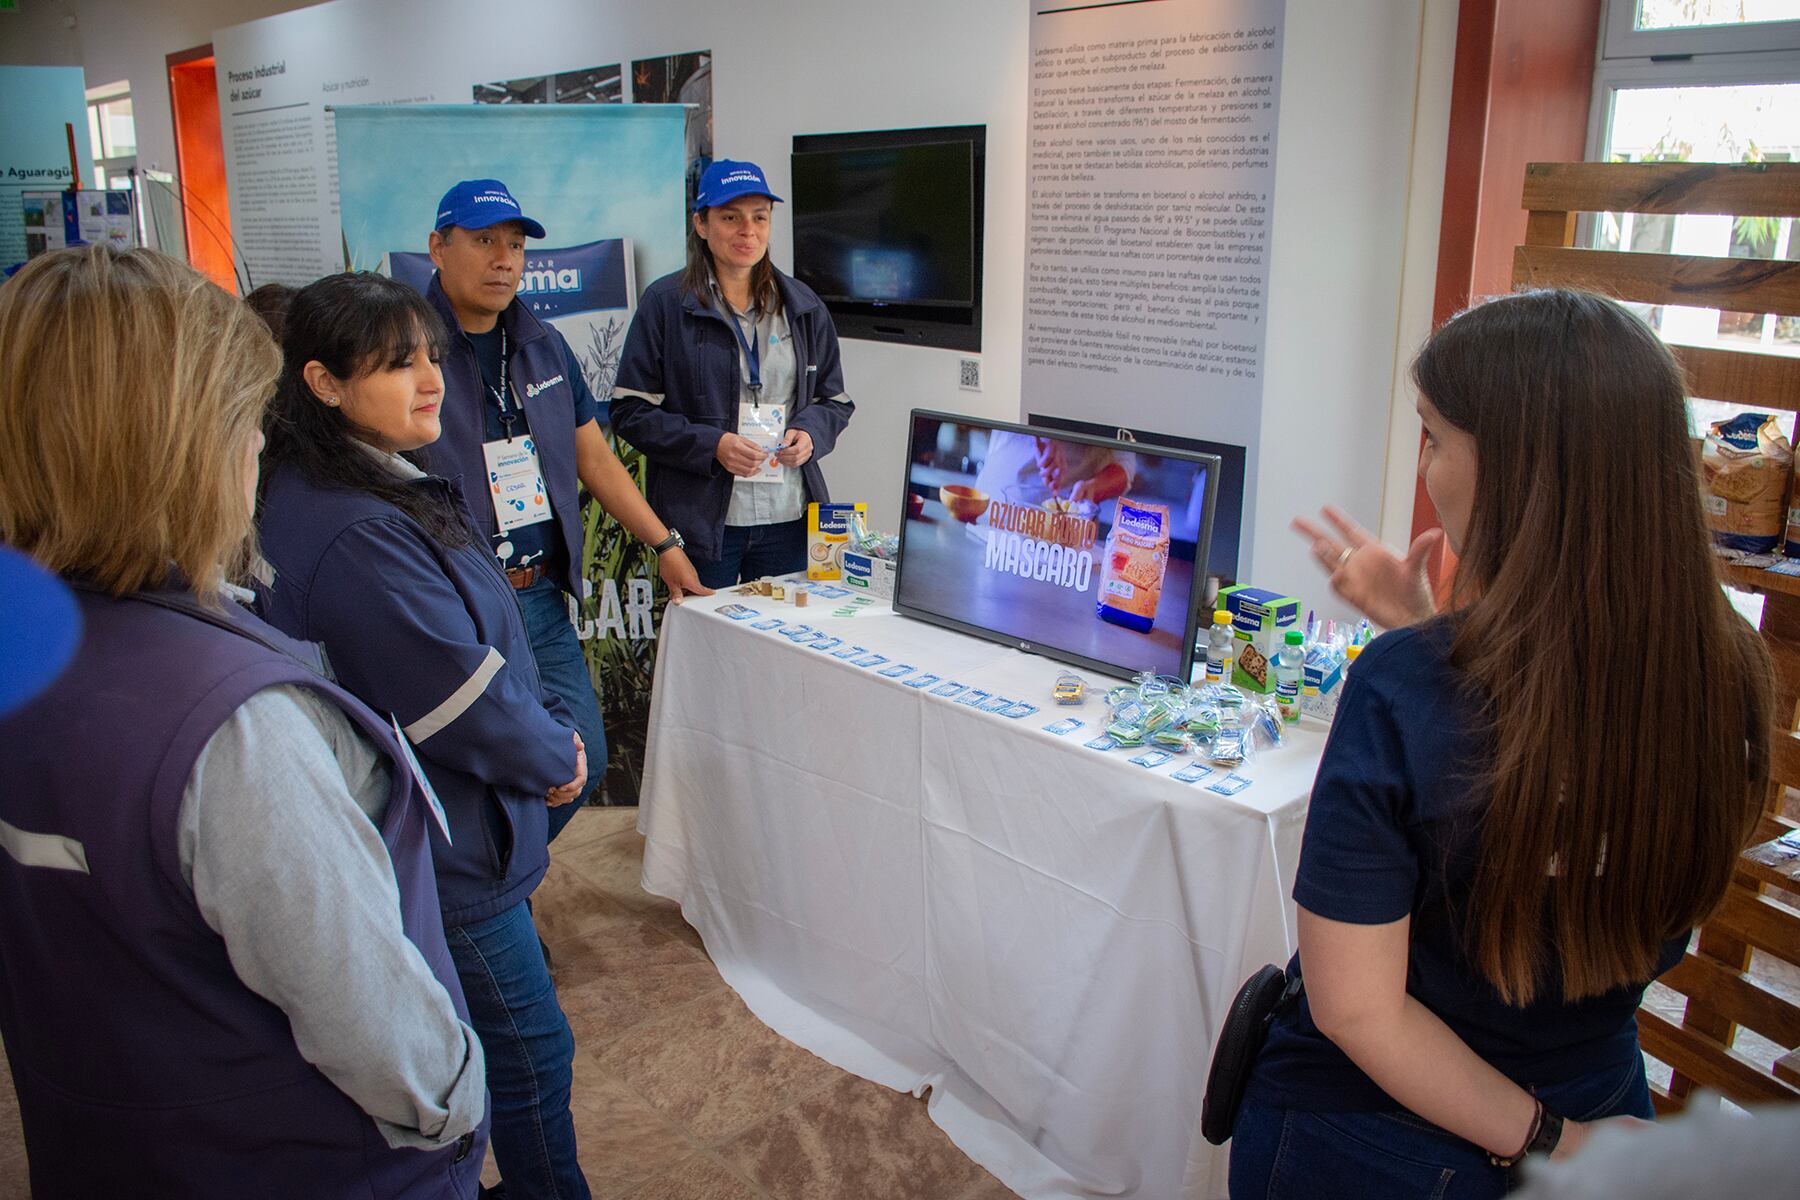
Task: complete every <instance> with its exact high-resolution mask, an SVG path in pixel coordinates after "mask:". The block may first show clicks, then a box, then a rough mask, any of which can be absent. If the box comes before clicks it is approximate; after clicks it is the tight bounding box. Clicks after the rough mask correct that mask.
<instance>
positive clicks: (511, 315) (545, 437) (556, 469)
mask: <svg viewBox="0 0 1800 1200" xmlns="http://www.w3.org/2000/svg"><path fill="white" fill-rule="evenodd" d="M425 296H426V298H427V299H428V300H430V301H431V303H432V306H433V307H434V308H436V309H437V312H438V316H440V317H442V318H443V321H444V328H445V329H447V330H448V331H449V333H450V342H449V349H447V350H446V351H445V352H444V360H443V362H442V364H440V365H441V366H442V368H443V372H444V403H443V405H442V406H441V407H440V409H439V418H438V419H439V420H440V421H441V422H442V424H443V433H442V434H440V435H439V436H438V440H437V441H436V442H433V443H432V445H431V447H430V449H428V450H427V451H426V456H427V457H428V458H429V459H430V460H431V469H432V471H433V472H434V473H436V474H439V475H443V476H445V477H446V478H449V479H457V478H461V479H467V480H476V479H479V480H482V481H483V487H482V488H481V490H480V494H479V495H474V496H470V497H469V515H470V516H471V517H473V518H474V519H475V528H476V529H478V530H480V531H481V544H482V546H483V547H488V546H492V545H493V544H494V533H495V531H496V529H497V528H498V522H496V521H495V520H494V505H493V503H492V501H491V500H489V498H488V491H487V488H486V486H485V481H486V480H487V475H488V471H487V459H486V458H484V457H483V456H482V453H481V444H482V442H483V441H484V440H485V438H486V432H487V431H486V419H485V417H484V412H485V410H486V407H487V388H486V386H485V385H483V383H482V382H481V367H480V366H479V365H477V363H476V361H475V347H474V346H472V345H470V344H469V337H468V335H467V334H465V333H464V332H463V328H462V322H460V321H458V320H457V319H456V310H455V309H453V308H451V307H450V297H448V296H446V295H445V294H444V287H443V285H442V284H441V283H439V282H438V277H437V276H436V275H435V274H434V275H433V276H432V277H431V286H430V287H428V288H427V289H426V290H425ZM500 324H501V327H502V328H504V329H505V330H506V342H507V349H508V351H509V353H508V356H507V362H506V369H507V375H508V377H509V378H508V384H509V386H510V390H511V392H512V396H511V400H512V402H513V403H514V404H517V405H518V406H519V407H520V408H522V409H524V410H525V421H526V424H528V425H529V426H530V427H531V435H532V436H533V437H534V438H536V439H537V451H538V462H539V464H540V465H542V467H543V470H544V488H545V490H546V491H548V492H549V493H550V509H551V511H552V512H553V513H555V514H556V515H555V522H556V528H557V532H558V533H559V534H560V535H561V537H562V543H563V548H564V550H566V551H567V555H566V556H565V558H564V559H563V561H564V562H565V563H567V564H568V569H567V571H566V572H565V573H564V576H563V578H561V579H558V580H556V583H557V585H558V586H559V587H561V588H562V589H563V590H564V591H565V592H568V593H569V595H571V596H574V597H576V598H578V599H579V598H580V597H581V596H582V595H583V594H584V593H585V591H586V589H585V588H583V587H582V586H581V543H582V527H581V477H580V475H579V473H578V472H577V471H576V463H575V396H574V395H573V388H574V386H575V384H574V383H572V382H571V380H578V379H579V378H580V373H581V365H580V363H579V361H578V360H577V359H576V358H575V354H574V352H573V351H571V350H570V349H569V343H568V342H567V341H565V340H564V339H563V335H562V334H560V333H558V332H557V331H556V330H554V329H552V328H550V326H548V325H546V324H544V323H543V322H542V321H540V320H538V319H537V317H536V316H535V315H534V314H533V313H532V311H531V310H530V309H528V308H526V307H525V305H524V304H523V303H521V302H520V301H519V299H518V298H517V297H514V298H513V302H512V303H511V304H509V305H507V306H506V311H505V312H503V313H501V314H500ZM582 386H583V388H584V389H585V387H586V384H585V382H584V383H583V384H582ZM564 782H565V783H566V782H568V781H567V780H564Z"/></svg>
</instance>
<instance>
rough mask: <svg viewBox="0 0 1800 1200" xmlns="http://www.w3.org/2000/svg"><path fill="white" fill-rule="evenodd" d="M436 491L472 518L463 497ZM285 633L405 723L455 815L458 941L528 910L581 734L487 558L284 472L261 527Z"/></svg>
mask: <svg viewBox="0 0 1800 1200" xmlns="http://www.w3.org/2000/svg"><path fill="white" fill-rule="evenodd" d="M410 486H412V487H417V488H425V489H429V490H431V491H433V492H435V493H437V494H438V497H439V498H440V499H441V500H442V501H443V502H445V503H447V504H454V505H455V506H456V507H457V508H458V509H462V508H463V507H464V506H463V501H462V496H461V490H460V488H459V487H458V486H457V485H456V484H454V483H451V482H449V481H447V480H444V479H440V478H437V477H436V476H429V475H428V476H424V477H422V478H420V479H418V480H416V481H415V482H414V483H412V484H411V485H410ZM258 533H259V538H260V541H261V543H262V553H263V557H264V558H265V559H267V560H268V563H269V566H270V567H271V568H272V574H268V573H265V579H264V580H261V581H259V582H258V584H257V589H256V590H257V602H258V607H259V608H260V609H261V611H262V615H263V617H264V619H265V620H267V621H268V622H269V623H270V624H271V625H273V626H275V627H276V628H277V629H279V630H281V631H282V632H283V633H286V634H288V635H289V636H290V637H297V638H303V639H305V640H307V641H313V642H320V643H323V645H324V647H325V654H326V657H327V658H328V659H329V661H330V663H331V667H332V669H333V671H334V672H335V673H336V675H337V679H338V682H339V683H340V684H342V685H343V687H344V688H345V689H347V690H348V691H350V692H351V693H352V694H354V695H355V696H356V697H357V698H358V699H360V700H362V701H363V702H364V703H365V704H367V705H369V707H371V708H373V709H375V710H376V711H377V712H384V713H391V714H393V716H394V719H395V720H396V721H398V722H399V723H400V727H401V729H402V730H404V731H405V733H406V736H407V739H408V740H409V741H410V742H411V743H412V744H413V747H414V749H415V751H416V752H417V754H418V756H419V761H420V764H421V765H422V766H423V767H424V768H425V775H426V777H427V778H428V779H429V780H430V781H431V784H432V787H433V788H434V789H435V790H436V792H437V794H438V798H439V799H440V800H441V801H442V802H443V805H444V812H445V815H446V816H447V817H448V819H449V825H450V835H451V838H452V839H453V844H452V845H448V846H446V845H445V844H444V842H443V838H442V835H441V834H434V835H433V837H432V851H433V856H434V858H435V862H436V869H437V881H438V897H439V900H440V901H441V903H442V905H443V909H444V923H445V924H446V925H468V924H472V923H473V922H476V921H480V920H483V919H485V918H487V917H491V916H494V915H496V914H498V913H500V912H503V911H505V910H506V909H508V908H510V907H512V906H513V905H515V904H517V903H518V902H519V901H521V900H524V899H525V898H526V897H527V896H529V895H530V894H531V891H532V889H533V888H535V887H536V886H537V883H538V880H539V879H541V878H543V875H544V871H545V869H546V868H547V867H548V866H549V864H550V853H549V846H548V837H549V812H548V809H547V807H546V805H545V803H544V793H545V792H547V791H549V790H550V789H551V788H553V787H560V786H561V785H563V784H565V783H568V782H569V780H571V779H572V778H574V776H575V742H574V725H575V721H574V718H573V717H572V716H571V715H570V714H569V712H568V709H567V708H566V707H565V706H564V704H563V702H562V701H561V700H560V699H558V698H557V697H556V696H555V695H554V694H552V693H550V692H548V691H546V690H545V689H544V688H543V687H542V685H541V684H540V682H539V680H538V670H537V661H536V660H535V659H534V658H533V657H532V655H531V643H530V642H529V641H527V640H526V636H525V619H524V616H523V615H522V614H521V613H520V611H519V602H518V599H517V598H516V597H515V596H514V595H513V590H512V586H511V585H510V584H508V583H507V581H506V576H505V575H503V574H502V573H501V571H500V565H499V564H498V563H497V562H496V561H495V560H494V556H493V554H492V553H491V552H490V551H489V550H488V548H487V544H486V543H485V542H482V541H479V540H475V539H474V538H473V537H471V541H470V543H469V544H468V545H466V546H462V547H458V548H456V549H450V548H447V547H445V546H444V545H442V544H441V543H439V542H437V541H435V540H433V538H432V537H431V536H430V535H429V534H427V533H426V532H425V530H424V528H423V527H422V526H420V525H419V524H418V523H417V522H416V521H414V520H413V519H412V518H411V517H408V516H407V515H406V514H405V513H403V512H401V511H400V510H399V509H397V508H395V507H394V506H393V505H391V504H389V503H388V502H386V501H385V500H381V499H379V498H377V497H375V496H372V495H370V494H369V493H367V492H361V491H352V490H348V489H343V488H330V487H323V486H321V485H319V484H316V483H314V482H313V481H311V480H309V479H307V478H305V477H304V476H303V475H302V474H301V473H300V472H299V471H296V470H294V469H293V468H292V467H287V466H279V467H276V468H275V470H274V471H273V472H272V473H271V474H270V475H269V477H268V481H267V483H266V484H265V486H264V490H263V502H262V511H261V521H260V524H259V525H258Z"/></svg>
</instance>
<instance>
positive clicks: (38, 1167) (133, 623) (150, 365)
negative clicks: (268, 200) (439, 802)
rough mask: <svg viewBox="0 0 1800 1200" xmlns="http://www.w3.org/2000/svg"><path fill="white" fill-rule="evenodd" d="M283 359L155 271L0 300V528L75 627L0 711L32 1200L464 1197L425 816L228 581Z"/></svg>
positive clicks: (325, 690) (166, 262)
mask: <svg viewBox="0 0 1800 1200" xmlns="http://www.w3.org/2000/svg"><path fill="white" fill-rule="evenodd" d="M280 365H281V358H280V355H279V353H278V352H277V350H276V348H275V344H274V342H273V341H271V340H270V338H269V335H268V332H267V330H266V329H265V328H264V326H263V324H262V322H261V321H259V320H258V319H257V317H256V316H255V314H253V313H252V312H251V311H250V310H249V309H248V308H247V307H245V306H244V305H243V304H242V303H241V302H240V301H238V300H237V299H235V298H234V297H232V296H229V295H227V294H226V293H225V292H222V291H220V290H219V289H218V288H217V287H214V286H213V285H212V284H210V283H208V282H207V281H206V280H205V279H203V278H202V277H201V276H200V275H198V274H196V273H195V272H194V271H192V270H190V269H189V268H187V267H185V266H183V265H181V264H179V263H177V262H175V261H174V260H173V259H169V258H165V257H163V256H161V255H159V254H155V253H152V252H150V251H144V250H136V251H131V252H129V253H120V252H117V251H114V250H111V249H108V248H106V247H103V246H91V247H80V248H72V249H68V250H62V251H57V252H55V253H52V254H47V255H44V256H43V257H41V258H38V259H36V260H34V261H33V262H31V263H29V264H28V265H27V266H26V267H25V268H24V269H23V270H21V271H20V272H19V273H18V275H17V276H15V277H14V278H13V279H12V280H10V281H9V282H7V283H5V284H4V285H0V540H4V541H5V542H6V543H7V544H8V545H10V546H12V547H14V548H16V549H18V550H21V551H23V552H25V553H27V554H29V555H31V556H32V557H33V558H35V559H36V560H37V561H38V562H39V563H41V564H42V565H43V566H45V567H46V568H48V569H49V570H51V571H54V572H56V573H58V574H59V575H61V576H62V577H63V578H64V579H65V580H66V581H67V582H68V583H69V584H70V585H71V586H72V587H73V588H74V589H75V590H76V593H77V596H78V598H79V603H80V607H81V614H82V620H83V624H84V629H83V640H82V643H81V646H80V649H79V650H78V651H77V653H76V656H75V659H74V661H73V662H72V663H71V664H70V666H69V668H68V669H67V670H66V671H65V672H64V673H63V675H62V676H61V677H60V678H59V679H58V680H57V681H56V683H55V684H53V685H52V686H51V687H50V688H49V689H48V690H47V691H46V692H45V693H43V694H42V695H40V696H39V697H38V698H37V699H36V700H34V701H33V702H31V703H29V704H27V705H26V706H25V707H23V708H22V709H20V710H18V711H17V712H15V713H13V714H11V715H10V716H8V717H6V718H5V719H4V720H0V779H4V780H5V781H6V782H5V785H4V787H0V1034H3V1035H4V1037H5V1040H6V1051H7V1058H8V1061H9V1063H10V1066H11V1068H12V1075H13V1081H14V1083H15V1085H16V1086H17V1089H18V1096H19V1112H20V1118H21V1121H22V1123H23V1125H24V1131H25V1142H26V1148H27V1150H28V1152H29V1155H30V1161H31V1192H32V1195H34V1196H36V1197H37V1198H38V1200H87V1198H89V1197H96V1196H142V1197H171V1198H173V1197H180V1198H182V1200H211V1198H215V1197H216V1198H217V1200H240V1198H241V1197H245V1196H256V1197H259V1198H265V1200H268V1198H283V1200H285V1198H290V1197H291V1198H292V1200H336V1198H344V1200H349V1198H350V1197H356V1198H357V1200H371V1198H380V1200H397V1198H401V1197H405V1198H408V1200H412V1198H417V1200H440V1198H441V1200H448V1198H449V1197H462V1198H472V1197H473V1196H474V1195H475V1193H476V1189H477V1187H478V1185H479V1182H480V1180H479V1173H480V1169H481V1161H482V1157H483V1151H484V1149H485V1145H486V1122H485V1111H486V1100H487V1096H486V1079H485V1073H484V1069H483V1060H482V1055H481V1047H480V1044H479V1043H478V1042H477V1041H476V1039H475V1036H474V1034H473V1032H472V1031H471V1030H470V1028H469V1026H468V1025H467V1024H466V1023H465V1016H466V1010H465V1008H464V1004H463V995H462V989H461V987H460V986H459V985H458V983H457V977H456V973H455V971H454V969H453V968H452V967H451V964H450V957H449V952H448V950H447V948H446V946H445V943H444V932H443V925H442V921H441V919H440V917H439V912H438V898H437V889H436V886H435V884H434V881H433V878H432V868H431V855H430V848H429V846H428V844H427V841H426V828H427V822H428V821H430V820H431V818H430V817H429V816H428V815H427V809H426V802H425V799H424V797H423V795H422V794H421V792H420V791H419V789H418V788H417V786H416V785H415V783H414V780H413V776H412V774H411V772H410V771H409V770H408V769H407V767H406V765H405V762H404V759H403V757H402V752H401V749H400V746H399V744H398V743H397V741H396V739H395V738H394V736H393V734H392V733H391V732H390V730H389V728H388V726H387V723H386V721H384V720H383V719H382V718H380V717H377V716H376V715H375V714H374V713H373V712H371V711H370V710H369V709H368V708H366V707H365V706H363V705H362V704H361V703H359V702H358V701H357V700H355V699H354V698H352V697H351V696H350V695H349V694H348V693H346V692H343V691H341V690H340V689H338V688H337V687H335V686H333V685H332V684H330V683H328V682H327V681H326V680H325V679H324V678H323V677H322V676H321V675H320V674H319V673H318V671H317V667H318V656H317V654H316V653H314V652H312V648H310V647H308V646H305V645H304V644H302V643H298V642H293V641H290V640H289V639H288V638H285V637H283V636H282V635H281V634H279V633H277V632H276V631H275V630H273V629H271V628H270V627H269V626H267V625H265V624H263V623H262V622H261V621H259V620H257V619H256V618H255V617H253V616H251V615H250V614H249V613H248V612H246V611H244V610H243V609H242V608H241V607H239V605H238V604H237V603H235V602H234V600H233V598H232V596H234V595H241V594H242V593H237V592H235V591H233V589H231V588H230V587H229V586H228V585H227V583H226V578H227V576H228V575H230V574H232V573H233V572H234V571H235V570H236V568H237V567H238V566H239V565H240V564H242V563H243V562H245V561H246V558H247V547H248V545H249V541H250V514H251V505H252V498H253V496H254V494H255V489H256V479H257V454H258V451H259V449H260V448H261V445H262V434H261V432H260V426H261V422H262V418H263V412H264V409H265V407H266V405H267V402H268V398H269V395H270V393H271V390H272V389H273V387H274V383H275V378H276V374H277V372H278V370H279V369H280Z"/></svg>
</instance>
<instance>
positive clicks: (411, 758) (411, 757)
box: [388, 713, 452, 846]
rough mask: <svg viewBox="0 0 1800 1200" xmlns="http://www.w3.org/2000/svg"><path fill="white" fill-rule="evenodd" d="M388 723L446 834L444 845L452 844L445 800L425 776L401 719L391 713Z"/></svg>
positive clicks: (441, 831)
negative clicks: (407, 738)
mask: <svg viewBox="0 0 1800 1200" xmlns="http://www.w3.org/2000/svg"><path fill="white" fill-rule="evenodd" d="M388 724H389V725H390V726H392V727H393V730H394V738H395V740H396V741H398V742H399V743H400V753H401V754H403V755H405V756H406V769H407V770H409V771H411V772H412V777H413V782H414V783H416V784H418V785H419V794H420V795H421V796H423V797H424V798H425V807H426V808H427V809H429V810H430V811H431V815H432V817H433V818H435V819H436V821H437V827H438V832H440V833H442V834H443V835H444V845H446V846H448V845H451V844H452V843H451V841H450V818H449V817H448V816H446V815H445V813H444V802H443V801H442V800H439V799H438V794H437V789H436V788H434V787H432V786H431V780H429V779H427V778H425V768H424V767H422V766H420V765H419V756H418V755H416V754H414V753H413V748H412V743H411V742H409V741H407V740H406V733H405V731H403V730H402V729H401V728H400V721H399V719H398V718H397V717H395V716H394V715H393V714H392V713H390V714H388Z"/></svg>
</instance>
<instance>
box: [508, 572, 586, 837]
mask: <svg viewBox="0 0 1800 1200" xmlns="http://www.w3.org/2000/svg"><path fill="white" fill-rule="evenodd" d="M514 594H515V595H517V596H518V597H519V609H520V611H522V612H523V613H524V614H525V636H526V637H527V638H528V639H529V640H530V642H531V656H532V657H533V658H535V659H537V668H538V678H539V679H542V680H543V681H544V690H545V691H548V692H554V693H555V694H556V695H558V696H560V697H561V698H562V702H563V703H564V704H567V705H568V706H569V711H570V712H572V713H574V714H575V732H576V733H579V734H580V735H581V743H582V745H584V746H586V747H587V765H588V788H587V792H586V794H585V795H583V796H582V798H581V800H580V801H578V802H576V803H572V804H564V805H561V806H559V807H557V808H553V809H551V810H550V838H551V840H552V841H554V840H555V839H556V835H557V834H559V833H561V832H562V831H563V826H565V825H567V824H568V823H569V821H570V820H571V819H572V818H573V817H574V816H575V814H576V813H577V812H579V811H580V810H581V806H582V804H585V803H586V802H587V798H588V797H589V796H592V795H595V794H596V793H597V792H598V791H599V789H600V785H601V784H602V783H603V782H605V780H606V726H605V725H604V724H602V723H601V720H600V698H599V696H598V695H596V694H595V692H594V679H593V676H591V675H589V674H588V668H587V659H586V658H584V657H583V656H582V653H581V639H580V638H578V637H576V636H575V626H574V624H573V623H571V622H570V620H569V602H568V600H567V599H566V597H567V595H568V593H566V592H564V591H563V590H562V589H561V588H559V587H557V586H556V584H555V583H553V582H551V581H550V580H549V579H540V580H538V581H537V582H536V583H534V584H532V585H531V586H530V587H528V588H521V589H520V590H519V591H517V592H516V593H514Z"/></svg>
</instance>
